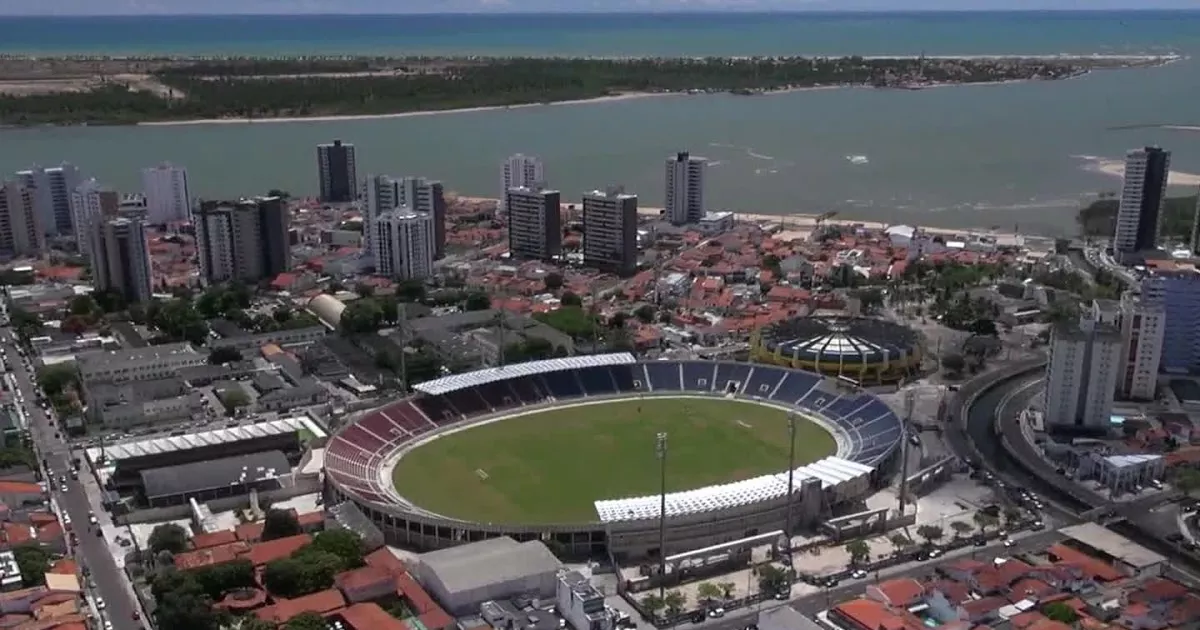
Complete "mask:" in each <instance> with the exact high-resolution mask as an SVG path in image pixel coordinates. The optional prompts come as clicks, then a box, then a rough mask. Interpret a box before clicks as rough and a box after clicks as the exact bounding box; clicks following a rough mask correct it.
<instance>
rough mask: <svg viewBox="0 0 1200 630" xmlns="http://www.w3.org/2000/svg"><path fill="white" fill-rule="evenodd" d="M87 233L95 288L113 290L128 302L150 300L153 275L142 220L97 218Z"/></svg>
mask: <svg viewBox="0 0 1200 630" xmlns="http://www.w3.org/2000/svg"><path fill="white" fill-rule="evenodd" d="M87 236H88V239H87V240H88V241H89V243H90V244H89V246H88V251H89V252H90V254H89V258H90V260H91V264H92V277H93V283H94V284H95V287H96V290H98V291H115V292H117V293H119V294H121V296H122V297H123V298H124V299H125V302H126V303H127V304H135V303H138V302H149V301H150V298H151V295H152V291H153V289H152V279H153V275H152V273H151V266H150V246H149V244H148V243H147V241H146V229H145V225H144V224H143V222H142V219H140V218H125V217H120V218H96V219H94V220H92V221H91V222H90V223H89V224H88V235H87Z"/></svg>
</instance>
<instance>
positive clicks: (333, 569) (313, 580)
mask: <svg viewBox="0 0 1200 630" xmlns="http://www.w3.org/2000/svg"><path fill="white" fill-rule="evenodd" d="M345 568H346V567H345V565H344V564H343V563H342V560H341V558H339V557H337V556H335V555H333V554H331V553H328V552H324V551H312V550H308V548H307V547H306V548H304V549H301V550H300V551H298V552H296V554H295V555H293V556H292V557H290V558H284V559H283V560H276V561H274V562H271V563H268V564H267V567H266V569H265V570H264V571H263V584H264V585H265V586H266V587H267V590H269V591H270V592H271V593H272V594H273V595H277V596H279V597H286V598H293V597H301V596H303V595H308V594H309V593H315V592H317V591H323V590H325V589H327V588H330V587H332V586H333V576H334V575H337V573H338V572H340V571H342V570H343V569H345Z"/></svg>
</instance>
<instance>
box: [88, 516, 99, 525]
mask: <svg viewBox="0 0 1200 630" xmlns="http://www.w3.org/2000/svg"><path fill="white" fill-rule="evenodd" d="M88 522H89V523H91V524H92V525H99V524H100V521H99V520H98V519H97V518H96V515H95V514H93V515H91V516H89V517H88Z"/></svg>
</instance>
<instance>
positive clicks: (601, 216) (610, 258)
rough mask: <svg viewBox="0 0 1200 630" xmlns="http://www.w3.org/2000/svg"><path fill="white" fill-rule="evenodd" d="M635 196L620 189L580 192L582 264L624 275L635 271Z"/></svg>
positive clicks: (636, 204)
mask: <svg viewBox="0 0 1200 630" xmlns="http://www.w3.org/2000/svg"><path fill="white" fill-rule="evenodd" d="M637 207H638V198H637V195H630V194H626V193H625V191H624V190H623V189H621V188H610V189H608V190H606V191H599V190H594V191H592V192H588V193H584V194H583V264H584V265H586V266H588V267H595V268H596V269H602V270H604V271H609V272H612V273H615V274H618V275H622V276H627V275H631V274H633V272H634V271H636V270H637V256H638V251H637Z"/></svg>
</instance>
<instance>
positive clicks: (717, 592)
mask: <svg viewBox="0 0 1200 630" xmlns="http://www.w3.org/2000/svg"><path fill="white" fill-rule="evenodd" d="M696 597H697V599H699V600H700V601H702V602H704V601H712V600H716V599H720V598H721V587H719V586H717V585H716V584H713V583H712V582H701V583H700V584H698V585H697V586H696Z"/></svg>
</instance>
